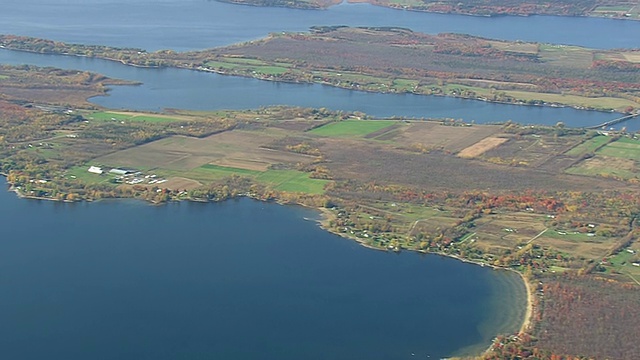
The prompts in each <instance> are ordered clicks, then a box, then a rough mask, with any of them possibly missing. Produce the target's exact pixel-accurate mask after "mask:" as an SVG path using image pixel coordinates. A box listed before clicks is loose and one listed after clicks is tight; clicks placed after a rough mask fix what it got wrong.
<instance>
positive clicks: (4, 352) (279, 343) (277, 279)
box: [0, 179, 525, 360]
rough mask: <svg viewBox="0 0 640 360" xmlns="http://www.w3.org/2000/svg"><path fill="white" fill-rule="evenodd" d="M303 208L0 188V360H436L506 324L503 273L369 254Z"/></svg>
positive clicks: (511, 290)
mask: <svg viewBox="0 0 640 360" xmlns="http://www.w3.org/2000/svg"><path fill="white" fill-rule="evenodd" d="M0 187H1V188H2V189H5V188H6V183H5V181H4V179H3V180H0ZM305 216H306V217H312V216H315V213H313V212H311V211H309V210H304V209H299V208H295V207H284V206H280V205H275V204H267V203H260V202H256V201H252V200H248V199H243V200H237V201H227V202H224V203H219V204H196V203H186V202H185V203H174V204H169V205H165V206H149V205H148V204H145V203H142V202H137V201H103V202H99V203H91V204H87V203H82V204H59V203H53V202H42V201H32V200H22V199H18V198H17V197H16V196H15V195H14V194H13V193H9V192H6V191H4V190H3V191H0V224H1V225H2V229H3V232H2V238H1V239H0V295H1V296H0V319H2V322H1V323H0V358H2V359H21V360H28V359H44V358H48V359H68V360H72V359H136V360H139V359H199V358H206V359H227V360H235V359H283V360H287V359H291V360H293V359H295V360H299V359H349V360H352V359H381V360H392V359H415V358H423V359H424V358H426V356H427V355H429V356H431V358H436V359H437V358H440V357H443V356H449V355H451V354H453V353H455V352H456V351H459V350H460V349H463V348H466V349H467V350H478V349H481V348H484V347H486V346H488V344H489V342H490V339H491V338H492V337H493V336H495V334H497V333H503V332H511V331H514V330H516V329H517V328H518V327H519V324H520V322H521V320H522V315H523V311H524V297H525V290H524V287H523V284H522V283H521V281H520V279H519V278H518V277H517V275H515V274H512V273H508V272H502V271H494V270H489V269H488V268H481V267H478V266H475V265H470V264H465V263H462V262H459V261H456V260H452V259H447V258H442V257H438V256H419V255H418V254H414V253H402V254H393V253H385V252H379V251H374V250H369V249H366V248H364V247H361V246H359V245H357V244H355V243H354V242H352V241H349V240H346V239H342V238H339V237H337V236H334V235H331V234H329V233H327V232H325V231H323V230H321V229H320V228H318V226H317V225H316V223H315V222H313V221H305V220H304V217H305ZM412 353H413V354H415V355H416V356H415V357H413V356H411V354H412Z"/></svg>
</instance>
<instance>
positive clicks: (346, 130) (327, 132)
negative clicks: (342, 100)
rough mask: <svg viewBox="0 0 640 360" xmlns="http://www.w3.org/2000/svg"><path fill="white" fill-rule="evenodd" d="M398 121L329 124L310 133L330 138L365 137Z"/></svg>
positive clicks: (347, 121)
mask: <svg viewBox="0 0 640 360" xmlns="http://www.w3.org/2000/svg"><path fill="white" fill-rule="evenodd" d="M395 123H396V121H391V120H385V121H367V120H345V121H339V122H333V123H329V124H327V125H324V126H321V127H318V128H315V129H313V130H311V131H310V133H312V134H316V135H320V136H328V137H365V136H366V135H368V134H371V133H373V132H376V131H378V130H381V129H384V128H386V127H389V126H391V125H393V124H395Z"/></svg>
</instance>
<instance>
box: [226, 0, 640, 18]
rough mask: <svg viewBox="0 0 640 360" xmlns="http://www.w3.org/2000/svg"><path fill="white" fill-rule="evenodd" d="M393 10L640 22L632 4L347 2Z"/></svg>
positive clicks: (313, 4)
mask: <svg viewBox="0 0 640 360" xmlns="http://www.w3.org/2000/svg"><path fill="white" fill-rule="evenodd" d="M219 1H221V2H229V3H233V4H242V5H253V6H278V7H290V8H297V9H326V8H327V7H329V6H333V5H336V4H340V3H341V1H337V0H334V1H328V0H219ZM347 2H349V3H369V4H373V5H377V6H384V7H390V8H394V9H402V10H413V11H425V12H434V13H443V14H461V15H472V16H501V15H517V16H529V15H556V16H592V17H608V18H616V19H633V20H638V19H640V6H639V5H638V3H637V2H634V1H629V0H614V1H606V0H580V1H571V0H516V1H505V0H464V1H452V0H438V1H430V0H348V1H347Z"/></svg>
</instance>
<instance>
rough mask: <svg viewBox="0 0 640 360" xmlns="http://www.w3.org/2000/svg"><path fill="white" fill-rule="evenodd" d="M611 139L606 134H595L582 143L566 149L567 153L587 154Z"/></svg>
mask: <svg viewBox="0 0 640 360" xmlns="http://www.w3.org/2000/svg"><path fill="white" fill-rule="evenodd" d="M610 140H611V138H610V137H607V136H602V135H599V136H596V137H593V138H591V139H589V140H586V141H585V142H583V143H582V144H580V145H578V146H576V147H574V148H573V149H571V150H569V151H567V155H570V156H580V155H583V154H589V153H592V152H594V151H596V150H597V149H598V148H600V147H601V146H603V145H604V144H606V143H607V142H609V141H610Z"/></svg>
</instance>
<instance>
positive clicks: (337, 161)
mask: <svg viewBox="0 0 640 360" xmlns="http://www.w3.org/2000/svg"><path fill="white" fill-rule="evenodd" d="M3 44H6V42H4V43H3ZM45 44H47V43H46V42H45ZM229 58H233V57H231V56H229ZM126 61H131V60H129V59H127V60H126ZM242 61H246V60H241V62H242ZM254 66H262V65H260V64H257V65H256V64H254ZM125 83H126V82H124V81H120V80H114V79H109V78H107V77H104V76H102V75H99V74H92V73H87V72H78V71H68V70H59V69H53V68H39V67H34V66H2V67H0V119H2V121H0V171H1V172H2V173H3V174H4V175H5V176H6V177H7V180H8V182H9V183H10V184H11V186H12V189H13V190H14V191H16V193H18V194H19V195H20V196H23V197H27V198H36V199H46V200H56V201H68V202H71V201H82V200H84V201H94V200H99V199H104V198H139V199H145V200H147V201H150V202H153V203H163V202H167V201H201V202H210V201H223V200H225V199H229V198H233V197H240V196H244V197H251V198H254V199H258V200H262V201H278V202H281V203H286V204H302V205H305V206H309V207H312V208H316V209H319V210H320V211H322V213H323V214H324V220H323V221H322V226H323V227H324V228H325V229H327V230H328V231H331V232H333V233H336V234H339V235H341V236H344V237H346V238H349V239H353V240H355V241H358V242H359V243H361V244H362V245H364V246H367V247H371V248H373V249H379V250H383V251H416V252H425V253H435V254H441V255H443V256H451V257H456V258H459V259H461V260H463V261H469V262H473V263H476V264H479V265H481V266H487V267H495V268H504V269H509V270H511V271H516V272H518V273H519V274H521V276H522V278H523V280H524V281H525V283H526V284H527V288H528V292H529V300H528V301H529V311H528V314H527V319H526V321H525V322H524V324H523V326H522V329H521V330H520V331H519V333H517V334H504V335H501V336H498V337H497V338H496V339H495V341H494V343H493V345H492V346H491V348H490V349H488V350H487V351H486V352H485V353H484V354H483V355H481V356H480V358H482V359H504V358H522V359H558V358H564V359H575V358H629V357H636V356H637V355H639V354H638V351H639V348H638V346H637V341H636V339H637V338H638V337H639V336H640V332H639V331H640V328H638V327H637V326H636V324H637V322H638V313H637V309H638V307H639V306H640V297H638V296H637V294H638V286H640V282H639V281H640V255H639V254H638V251H640V243H639V242H638V240H637V239H638V237H639V236H640V230H639V228H638V215H639V214H640V191H639V190H640V189H639V188H638V182H639V181H640V171H639V170H640V169H638V166H640V165H638V163H637V159H638V158H640V139H639V136H638V134H634V133H627V132H625V131H608V130H600V129H585V128H568V127H566V126H565V125H564V124H562V123H558V124H556V125H555V126H531V125H527V126H524V125H519V124H516V123H511V122H507V123H503V124H492V125H477V124H470V123H464V122H461V121H455V120H451V119H420V120H418V119H403V118H387V119H374V118H371V117H370V116H368V115H367V114H363V113H358V112H340V111H330V110H327V109H322V108H320V109H309V108H297V107H284V106H278V107H267V108H261V109H253V110H236V111H212V112H199V111H185V110H179V109H171V110H167V111H164V112H161V113H160V112H146V113H143V112H133V111H124V110H111V109H104V108H99V107H97V106H95V105H93V104H91V103H89V102H87V101H86V97H90V96H94V95H97V94H104V92H105V87H106V86H108V85H112V84H125Z"/></svg>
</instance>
